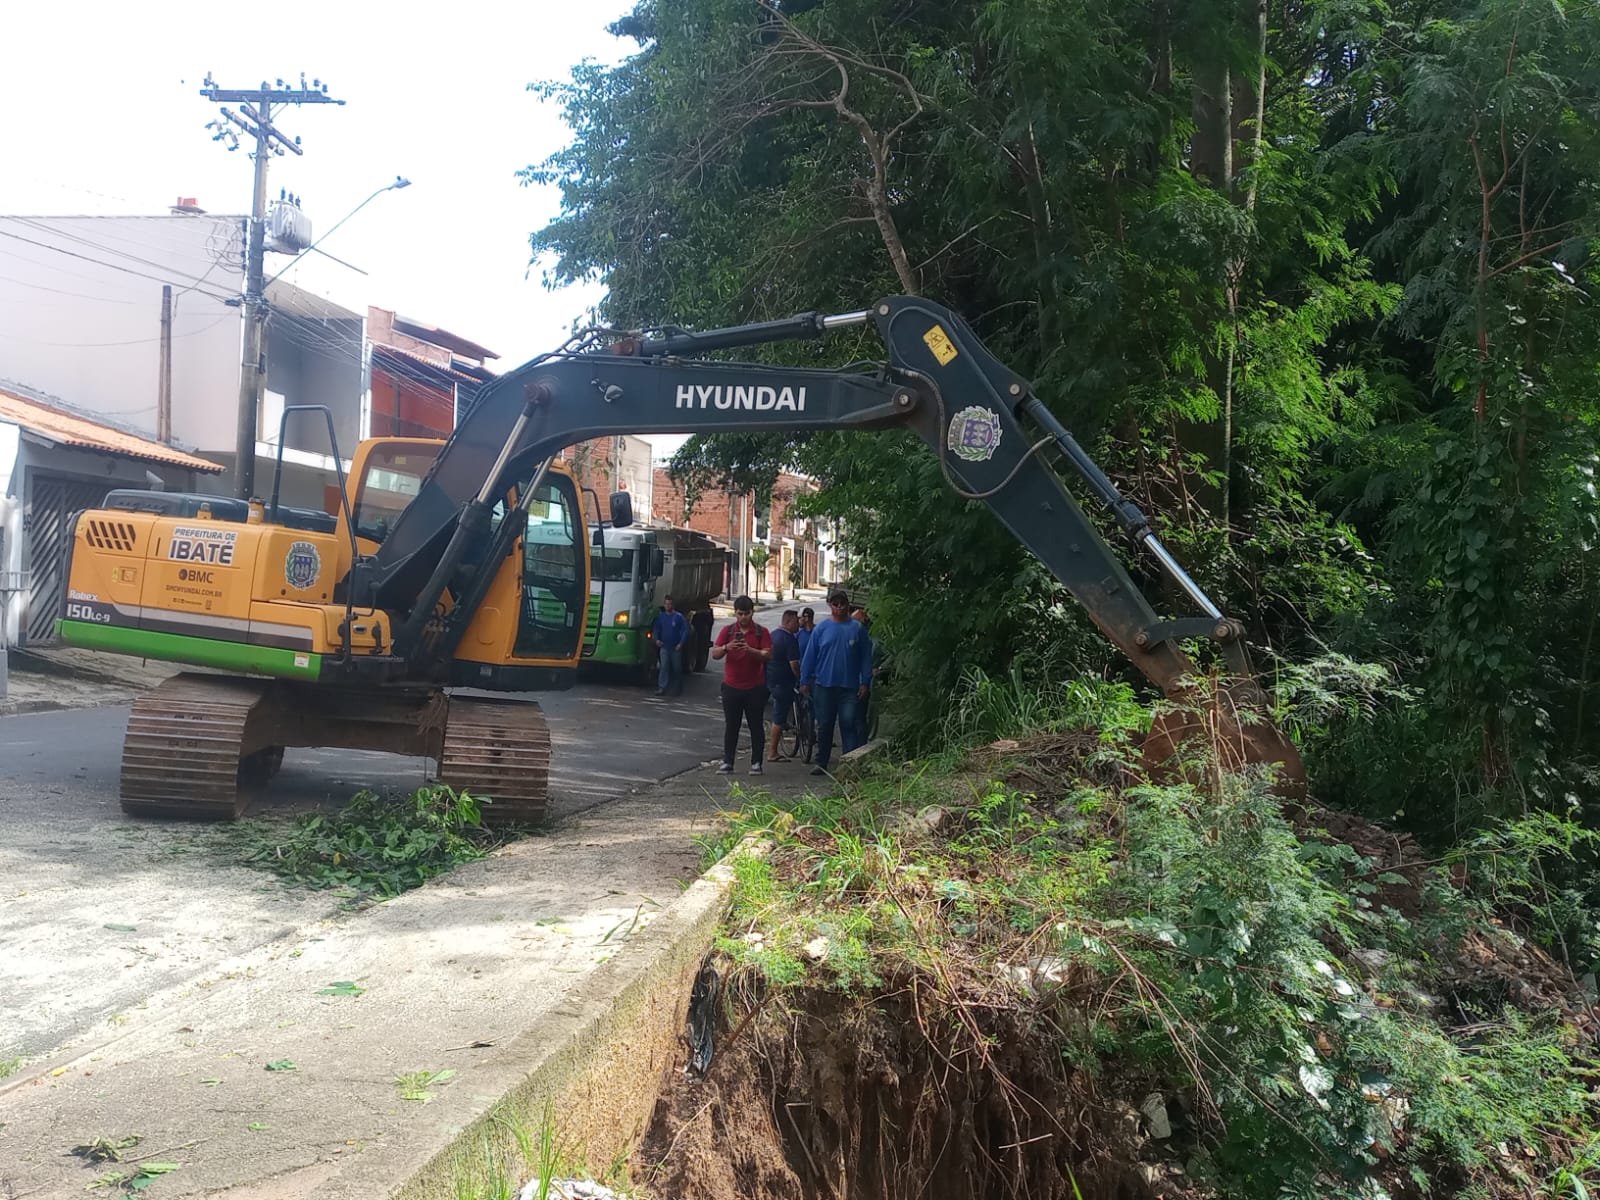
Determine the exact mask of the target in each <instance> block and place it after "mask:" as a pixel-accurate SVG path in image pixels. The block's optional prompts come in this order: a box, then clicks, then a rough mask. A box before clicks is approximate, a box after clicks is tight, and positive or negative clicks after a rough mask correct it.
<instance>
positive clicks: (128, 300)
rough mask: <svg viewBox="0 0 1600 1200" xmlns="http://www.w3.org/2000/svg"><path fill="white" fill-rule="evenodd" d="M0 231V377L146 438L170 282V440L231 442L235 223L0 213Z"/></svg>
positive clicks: (239, 259) (237, 267)
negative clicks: (164, 301)
mask: <svg viewBox="0 0 1600 1200" xmlns="http://www.w3.org/2000/svg"><path fill="white" fill-rule="evenodd" d="M0 235H3V236H0V377H4V378H7V379H15V380H18V381H20V382H22V383H25V384H27V385H28V386H29V387H32V388H35V389H37V390H39V391H43V392H49V393H52V394H54V395H57V396H61V397H63V398H65V399H66V400H68V401H69V402H70V403H72V404H74V405H76V406H77V407H79V408H82V409H85V410H88V411H90V412H95V413H100V414H102V415H104V416H107V417H110V418H112V419H113V420H115V421H116V422H118V423H121V424H124V425H131V426H133V427H135V428H138V429H140V430H142V431H143V432H144V433H146V434H147V435H148V436H151V437H154V436H155V433H156V396H157V388H158V374H159V365H160V337H161V288H162V285H163V284H170V285H171V286H172V289H173V293H174V302H173V322H172V421H173V424H172V432H173V436H174V437H175V438H176V439H177V440H179V441H181V442H187V443H189V444H191V445H195V446H199V447H201V448H202V450H204V449H211V448H217V447H223V446H232V445H233V411H234V408H233V405H234V402H235V400H236V399H237V397H238V393H239V340H240V319H239V310H238V309H237V308H229V307H227V306H225V305H224V304H223V303H222V301H223V299H225V298H227V297H230V296H235V295H237V294H238V293H239V291H240V288H241V286H242V280H243V240H242V238H243V234H242V229H241V219H240V218H237V217H212V216H200V217H191V216H168V217H0Z"/></svg>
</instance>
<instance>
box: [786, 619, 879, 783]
mask: <svg viewBox="0 0 1600 1200" xmlns="http://www.w3.org/2000/svg"><path fill="white" fill-rule="evenodd" d="M828 615H829V619H828V620H826V621H822V622H820V623H819V624H818V625H817V627H816V628H815V629H814V630H812V632H811V637H810V638H808V639H807V641H806V649H805V653H804V654H803V655H802V656H801V659H800V691H801V692H802V693H803V694H804V695H807V696H809V697H810V698H811V714H812V717H813V719H814V722H815V725H816V730H817V765H816V766H815V767H813V768H812V770H811V773H812V774H813V775H823V774H826V773H827V770H828V760H829V759H830V758H831V757H832V756H833V727H834V723H835V722H837V723H838V725H839V742H840V744H841V745H842V746H843V747H844V753H846V754H849V753H850V751H852V750H854V749H855V748H856V747H857V746H858V745H860V742H859V741H858V740H857V737H856V706H857V705H859V704H860V703H861V701H862V700H864V699H865V698H866V695H867V688H868V686H869V685H870V684H871V682H872V643H871V642H870V641H868V639H867V631H866V630H865V629H864V628H862V626H861V623H860V622H859V621H856V620H853V619H852V618H851V616H850V597H849V596H848V595H847V594H845V593H844V592H843V591H835V592H833V593H832V594H831V595H829V597H828Z"/></svg>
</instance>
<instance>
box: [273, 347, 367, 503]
mask: <svg viewBox="0 0 1600 1200" xmlns="http://www.w3.org/2000/svg"><path fill="white" fill-rule="evenodd" d="M327 325H328V330H327V332H326V333H325V334H323V335H321V336H323V337H326V338H327V339H328V341H327V343H326V345H324V346H319V345H316V344H308V342H307V341H305V340H304V339H303V338H302V336H301V335H300V334H299V333H298V332H291V331H294V330H299V329H301V328H302V327H298V326H292V325H285V326H280V325H279V324H278V323H277V322H273V323H272V324H271V325H270V326H269V327H268V332H267V390H268V391H270V392H273V393H276V394H277V395H279V396H282V397H283V404H284V405H294V404H323V405H326V406H327V407H328V408H329V409H330V410H331V411H332V413H333V427H334V432H335V433H336V434H337V435H338V437H339V452H340V454H341V455H342V456H343V457H344V459H345V460H346V461H348V460H349V458H350V456H351V455H352V454H354V453H355V448H356V443H357V442H358V441H360V440H361V403H362V391H363V387H362V369H361V358H360V355H361V331H360V322H348V321H330V322H327ZM280 415H281V409H280V408H276V407H274V406H269V405H267V404H263V405H262V411H261V413H260V420H259V423H258V425H257V436H258V439H259V440H260V441H262V442H266V443H267V444H269V445H272V446H276V445H277V444H278V417H279V416H280ZM286 444H287V445H288V446H289V447H290V448H292V449H295V450H308V451H310V452H311V453H313V454H331V453H332V451H331V450H330V449H329V446H328V426H327V422H326V421H325V420H324V419H323V416H322V414H321V413H296V414H295V415H294V416H292V417H290V418H289V431H288V441H287V443H286ZM256 470H257V472H258V473H259V471H260V470H261V468H260V467H259V466H258V467H257V468H256ZM330 479H331V476H330Z"/></svg>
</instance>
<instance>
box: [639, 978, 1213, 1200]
mask: <svg viewBox="0 0 1600 1200" xmlns="http://www.w3.org/2000/svg"><path fill="white" fill-rule="evenodd" d="M785 999H787V1000H788V1001H789V1002H790V1004H791V1005H792V1007H790V1008H787V1009H781V1008H780V1007H779V1002H777V1001H771V1002H768V1003H765V1004H763V1003H762V1001H760V1000H756V1001H755V1002H754V1003H755V1005H757V1006H759V1011H758V1012H757V1014H756V1015H755V1016H754V1017H753V1018H750V1019H749V1020H748V1021H744V1022H743V1023H742V1025H741V1024H736V1025H735V1026H734V1028H733V1029H731V1030H730V1029H727V1028H723V1029H721V1030H720V1031H719V1032H718V1046H717V1050H716V1053H715V1055H714V1057H713V1058H712V1061H711V1064H710V1067H709V1069H708V1070H707V1071H706V1073H705V1075H704V1077H703V1078H702V1077H700V1076H697V1075H695V1074H691V1073H688V1072H687V1071H685V1070H684V1068H683V1065H682V1064H681V1063H680V1064H679V1066H678V1067H677V1068H676V1069H675V1070H674V1071H673V1072H672V1073H671V1074H670V1075H669V1076H668V1079H667V1082H666V1086H665V1088H664V1090H663V1092H662V1095H661V1097H660V1099H659V1100H658V1101H657V1104H656V1110H655V1115H654V1119H653V1122H652V1125H651V1128H650V1130H649V1131H648V1133H647V1134H646V1136H645V1138H644V1141H643V1142H642V1144H641V1145H640V1148H639V1150H638V1152H637V1153H636V1154H635V1155H634V1158H633V1164H632V1170H631V1172H630V1174H631V1177H632V1179H633V1180H634V1181H635V1183H636V1184H637V1185H640V1186H642V1187H644V1188H645V1189H646V1191H647V1193H648V1194H649V1195H651V1196H654V1197H658V1198H660V1200H677V1198H680V1197H682V1198H685V1200H686V1198H689V1197H694V1198H695V1200H846V1198H847V1200H913V1198H916V1200H989V1198H994V1200H1000V1198H1002V1197H1003V1198H1006V1200H1022V1198H1027V1200H1056V1198H1061V1200H1079V1198H1080V1197H1081V1200H1162V1198H1164V1200H1173V1198H1176V1197H1182V1196H1185V1195H1188V1194H1189V1193H1188V1190H1187V1188H1185V1187H1184V1186H1183V1181H1182V1177H1181V1176H1182V1173H1181V1171H1180V1170H1179V1169H1178V1168H1177V1167H1176V1165H1175V1164H1171V1163H1164V1162H1162V1161H1161V1160H1160V1158H1159V1155H1158V1153H1156V1152H1152V1153H1151V1161H1142V1159H1141V1154H1142V1153H1145V1152H1146V1151H1147V1150H1150V1149H1151V1148H1152V1147H1153V1146H1154V1144H1153V1143H1151V1142H1150V1140H1149V1138H1148V1136H1147V1134H1146V1132H1145V1130H1144V1128H1143V1118H1142V1117H1141V1115H1140V1113H1139V1112H1138V1110H1137V1109H1135V1108H1134V1107H1133V1105H1132V1104H1130V1103H1128V1102H1127V1101H1126V1100H1125V1099H1119V1098H1117V1097H1115V1096H1112V1095H1108V1094H1107V1093H1106V1090H1105V1089H1106V1086H1107V1085H1106V1083H1105V1081H1097V1080H1094V1079H1091V1077H1090V1076H1089V1075H1088V1074H1087V1073H1085V1072H1080V1071H1075V1070H1073V1069H1071V1068H1069V1067H1067V1066H1066V1065H1065V1064H1064V1063H1063V1062H1062V1061H1061V1056H1060V1051H1059V1047H1057V1048H1055V1049H1052V1048H1051V1047H1049V1046H1047V1045H1044V1044H1043V1042H1042V1040H1041V1039H1040V1038H1039V1037H1038V1036H1037V1035H1036V1034H1029V1033H1027V1032H1026V1031H1024V1030H1023V1029H1022V1028H1021V1027H1020V1025H1016V1026H1014V1027H1011V1028H1007V1026H1008V1025H1011V1024H1012V1022H1010V1021H1009V1020H1008V1014H1006V1013H1004V1012H1002V1011H991V1012H989V1013H987V1014H983V1015H982V1016H981V1017H976V1018H974V1019H978V1020H981V1021H982V1022H983V1023H984V1024H985V1025H987V1026H989V1027H988V1028H985V1029H984V1033H985V1034H986V1035H987V1037H988V1040H989V1043H990V1045H992V1046H993V1047H995V1048H994V1049H992V1050H991V1051H989V1057H988V1059H987V1061H983V1060H981V1059H980V1058H979V1056H978V1053H977V1052H975V1051H971V1050H958V1051H954V1052H952V1051H951V1049H950V1047H952V1046H963V1047H970V1046H972V1045H973V1044H974V1043H973V1039H972V1038H971V1037H970V1036H964V1035H965V1034H966V1033H968V1032H969V1031H968V1030H958V1029H955V1028H949V1029H938V1028H936V1029H929V1028H927V1027H925V1026H924V1024H923V1022H922V1019H921V1016H920V1015H919V1013H920V1009H919V1005H918V999H917V995H916V992H915V991H914V990H912V989H911V988H910V987H908V988H907V989H906V990H902V991H900V992H898V993H893V994H888V995H880V996H878V997H876V998H874V999H872V1000H870V1001H867V1000H851V999H849V998H846V997H841V996H839V995H837V994H834V993H827V992H821V991H807V992H802V993H800V994H799V995H798V996H796V995H794V994H788V995H786V997H785ZM747 1011H748V1009H747ZM969 1016H971V1014H969ZM686 1059H687V1054H686V1055H685V1060H686ZM1128 1082H1130V1083H1131V1081H1128ZM1134 1090H1135V1091H1137V1089H1136V1088H1135V1089H1134ZM1117 1091H1119V1092H1124V1093H1125V1089H1123V1088H1120V1087H1119V1088H1117Z"/></svg>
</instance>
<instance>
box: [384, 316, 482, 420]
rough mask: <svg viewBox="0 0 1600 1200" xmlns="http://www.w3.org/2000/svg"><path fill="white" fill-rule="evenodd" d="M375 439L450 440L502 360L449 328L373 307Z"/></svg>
mask: <svg viewBox="0 0 1600 1200" xmlns="http://www.w3.org/2000/svg"><path fill="white" fill-rule="evenodd" d="M367 339H368V341H370V342H371V343H372V415H371V436H372V437H430V438H431V437H438V438H443V437H449V436H450V434H451V431H453V430H454V429H455V427H456V422H457V421H458V420H459V419H460V418H461V417H462V416H464V415H465V414H466V412H467V410H468V409H470V408H471V407H472V402H473V400H475V399H476V398H477V394H478V388H479V387H481V386H482V385H483V384H484V383H485V382H487V381H488V380H490V379H493V378H494V375H493V373H492V372H490V370H489V368H488V363H489V360H490V359H493V358H498V357H499V355H497V354H495V352H494V351H492V350H489V349H487V348H486V347H483V346H480V345H478V343H477V342H474V341H469V340H468V339H467V338H464V337H461V336H460V335H459V334H454V333H451V332H450V331H449V330H448V329H440V328H439V327H438V326H435V325H425V324H423V323H422V322H421V321H412V320H409V319H408V318H406V317H401V316H397V315H395V314H394V313H392V312H390V311H389V310H388V309H384V308H373V307H370V306H369V307H368V309H367Z"/></svg>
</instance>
